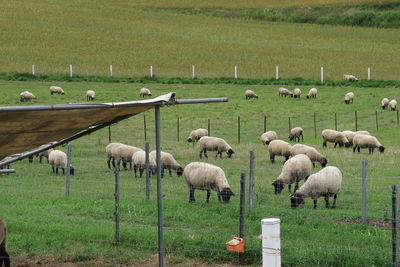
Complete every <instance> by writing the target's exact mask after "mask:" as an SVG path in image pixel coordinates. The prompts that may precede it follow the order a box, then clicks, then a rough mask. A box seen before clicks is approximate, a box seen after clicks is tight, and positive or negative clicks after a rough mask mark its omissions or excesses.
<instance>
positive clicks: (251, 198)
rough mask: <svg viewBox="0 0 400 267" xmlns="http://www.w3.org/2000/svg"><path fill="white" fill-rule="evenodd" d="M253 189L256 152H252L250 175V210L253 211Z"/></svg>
mask: <svg viewBox="0 0 400 267" xmlns="http://www.w3.org/2000/svg"><path fill="white" fill-rule="evenodd" d="M253 189H254V151H250V173H249V210H248V213H250V212H251V210H252V209H253Z"/></svg>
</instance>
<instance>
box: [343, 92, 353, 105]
mask: <svg viewBox="0 0 400 267" xmlns="http://www.w3.org/2000/svg"><path fill="white" fill-rule="evenodd" d="M353 100H354V93H353V92H348V93H347V94H346V95H345V96H344V103H345V104H350V102H351V103H353Z"/></svg>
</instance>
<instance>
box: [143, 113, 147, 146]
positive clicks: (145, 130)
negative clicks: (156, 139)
mask: <svg viewBox="0 0 400 267" xmlns="http://www.w3.org/2000/svg"><path fill="white" fill-rule="evenodd" d="M143 131H144V141H147V127H146V115H143Z"/></svg>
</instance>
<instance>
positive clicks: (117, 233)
mask: <svg viewBox="0 0 400 267" xmlns="http://www.w3.org/2000/svg"><path fill="white" fill-rule="evenodd" d="M114 173H115V193H114V197H115V211H114V216H115V242H116V243H117V244H119V242H120V241H121V237H120V231H119V165H118V164H117V166H115V171H114Z"/></svg>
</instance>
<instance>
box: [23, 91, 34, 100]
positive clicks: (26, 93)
mask: <svg viewBox="0 0 400 267" xmlns="http://www.w3.org/2000/svg"><path fill="white" fill-rule="evenodd" d="M19 96H20V101H21V102H23V101H31V100H35V99H36V96H35V95H34V94H32V93H31V92H29V91H23V92H22V93H20V94H19Z"/></svg>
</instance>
